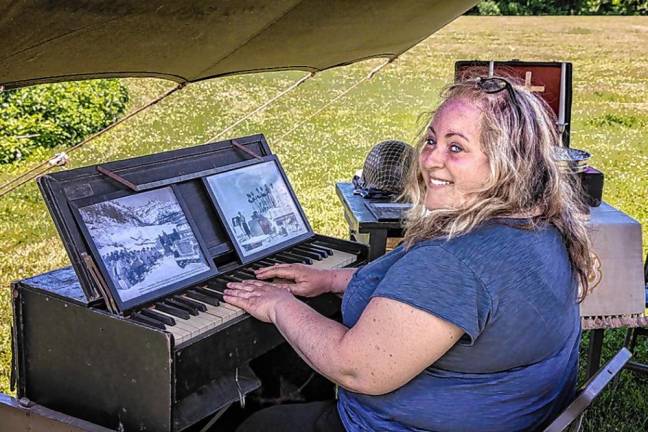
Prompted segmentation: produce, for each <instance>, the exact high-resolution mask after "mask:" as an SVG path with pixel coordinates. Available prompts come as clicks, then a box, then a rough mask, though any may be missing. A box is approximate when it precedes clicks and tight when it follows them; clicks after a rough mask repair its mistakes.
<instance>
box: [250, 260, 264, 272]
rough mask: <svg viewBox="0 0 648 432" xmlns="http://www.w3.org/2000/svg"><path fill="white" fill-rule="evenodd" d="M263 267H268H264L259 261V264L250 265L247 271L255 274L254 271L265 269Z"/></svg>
mask: <svg viewBox="0 0 648 432" xmlns="http://www.w3.org/2000/svg"><path fill="white" fill-rule="evenodd" d="M263 267H268V265H264V264H262V263H261V262H259V261H257V262H255V263H252V264H250V265H249V266H248V267H247V269H249V270H250V271H252V272H254V270H258V269H260V268H263Z"/></svg>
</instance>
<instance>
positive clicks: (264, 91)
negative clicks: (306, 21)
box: [0, 17, 648, 431]
mask: <svg viewBox="0 0 648 432" xmlns="http://www.w3.org/2000/svg"><path fill="white" fill-rule="evenodd" d="M514 58H517V59H523V60H538V61H549V60H560V61H562V60H565V61H571V62H573V65H574V83H573V109H572V146H573V147H576V148H580V149H585V150H588V151H590V152H591V153H592V154H593V158H592V165H593V166H595V167H597V168H599V169H601V170H602V171H604V173H605V176H606V177H605V192H604V198H605V200H606V201H607V202H609V203H610V204H612V205H614V206H616V207H617V208H619V209H621V210H623V211H625V212H626V213H628V214H629V215H631V216H632V217H634V218H635V219H637V220H638V221H639V222H641V223H642V225H643V226H644V229H643V235H644V239H646V238H648V237H647V233H648V232H647V228H646V227H648V74H647V73H646V71H647V70H648V18H646V17H462V18H461V19H459V20H457V21H455V22H453V23H451V24H450V25H448V26H447V27H446V28H444V29H442V30H441V31H439V32H438V33H437V34H435V35H433V36H432V37H430V38H429V39H427V40H426V41H424V42H423V43H421V44H419V45H418V46H416V47H414V48H413V49H412V50H410V51H409V52H407V53H406V54H404V55H403V56H402V57H401V58H400V59H399V60H398V61H397V62H395V63H394V64H392V65H390V66H387V67H386V68H385V69H383V71H381V72H380V73H379V74H378V75H377V76H375V77H374V78H373V79H372V80H371V81H368V82H366V83H364V84H362V85H361V86H359V87H358V88H356V89H355V90H354V91H353V92H351V93H350V94H349V95H347V96H346V97H345V98H344V99H342V100H341V101H339V102H338V103H336V104H334V105H332V106H331V107H329V108H328V109H327V110H325V111H323V112H322V113H320V114H319V115H317V116H316V117H314V118H313V119H312V121H309V122H307V123H306V124H304V125H303V126H301V127H300V128H298V129H297V130H296V131H295V132H294V133H292V134H290V135H288V136H285V137H283V138H281V139H279V138H280V137H281V136H282V135H283V134H284V133H285V132H286V131H287V130H289V129H290V128H291V127H292V126H293V125H295V124H296V123H298V122H299V121H300V119H302V118H304V117H307V116H309V114H310V113H313V112H315V110H317V109H318V107H319V106H320V105H321V104H323V103H325V102H326V101H328V100H329V99H331V98H333V97H334V96H335V95H337V94H339V93H340V92H342V91H343V90H344V89H345V88H347V86H349V85H351V84H352V83H354V82H355V81H357V80H359V79H361V78H362V77H363V76H365V75H366V73H367V72H368V71H369V70H370V69H372V68H373V67H374V66H375V65H377V64H379V63H380V62H381V61H382V60H374V61H368V62H364V63H361V64H356V65H353V66H349V67H345V68H339V69H335V70H331V71H327V72H323V73H321V74H319V75H317V76H315V77H314V78H313V79H311V80H310V81H308V82H307V83H305V84H304V85H302V86H301V87H300V88H299V89H297V90H296V91H295V92H293V93H291V94H290V95H288V96H287V97H285V98H284V99H282V100H280V101H279V102H277V103H276V104H274V105H272V106H271V107H270V108H269V109H268V110H267V111H265V112H263V113H261V114H259V115H256V116H255V117H254V118H252V119H250V120H249V121H247V122H245V123H243V124H242V125H240V126H239V127H237V128H236V129H235V130H234V131H232V132H231V133H229V134H228V137H235V136H243V135H247V134H253V133H258V132H262V133H264V134H265V135H266V137H267V138H268V141H269V143H270V146H271V148H272V149H273V151H274V152H275V153H276V154H277V155H278V156H279V158H280V159H281V161H282V163H283V165H284V167H285V169H286V171H287V173H288V176H289V178H290V181H291V183H292V185H293V186H294V188H295V190H296V193H297V196H298V197H299V199H300V201H301V204H302V206H303V207H304V208H305V211H306V213H307V216H308V217H309V219H310V221H311V224H312V225H313V227H314V229H315V230H316V231H318V232H320V233H324V234H328V235H334V236H338V237H345V236H346V233H347V229H346V224H345V221H344V219H343V217H342V210H341V207H340V204H339V202H338V200H337V198H336V196H335V192H334V183H335V182H336V181H341V180H350V179H351V177H352V175H353V173H354V171H355V170H357V169H359V168H361V167H362V163H363V160H364V157H365V155H366V153H367V151H368V150H369V149H370V148H371V146H372V145H373V144H375V143H376V142H378V141H381V140H384V139H402V140H405V141H409V142H412V141H413V139H414V137H415V136H416V133H417V131H418V130H419V127H420V121H419V118H420V115H421V114H422V113H426V112H429V111H430V110H431V109H432V108H433V107H434V106H435V104H436V102H437V101H438V94H439V90H440V89H441V87H442V86H443V85H444V84H446V83H449V82H450V81H451V79H452V75H453V66H454V63H455V62H456V61H458V60H470V59H483V60H489V59H497V60H510V59H514ZM301 76H303V72H282V73H267V74H259V75H249V76H241V77H230V78H225V79H219V80H213V81H209V82H204V83H200V84H195V85H191V86H189V87H188V88H186V89H185V90H183V91H182V92H180V93H177V94H175V95H173V96H171V97H170V98H169V99H167V100H166V101H164V102H162V103H161V104H158V105H157V106H155V107H153V108H151V109H149V110H148V111H147V112H145V113H143V114H140V115H139V116H138V117H136V118H135V119H133V120H131V121H129V122H127V123H126V124H124V125H121V126H119V127H117V128H116V129H114V130H113V131H111V132H110V133H108V134H106V135H105V136H103V137H101V138H100V139H98V140H96V141H95V142H93V143H91V144H90V145H88V146H87V147H85V148H83V149H82V150H80V151H78V152H76V153H74V154H73V157H72V164H71V166H72V167H78V166H83V165H88V164H94V163H99V162H102V161H109V160H114V159H122V158H127V157H132V156H137V155H143V154H148V153H153V152H159V151H162V150H169V149H175V148H181V147H187V146H191V145H195V144H199V143H202V142H205V141H207V140H209V139H210V138H211V137H213V136H214V135H216V134H217V133H218V132H219V131H221V130H222V129H223V128H225V127H226V126H228V125H229V124H231V123H232V122H233V121H235V120H236V119H238V118H239V117H240V116H241V115H243V114H244V113H246V112H248V111H249V110H251V109H252V108H254V107H256V106H257V105H258V104H260V103H262V102H263V101H265V100H267V99H268V98H270V97H272V96H273V95H275V94H276V93H277V92H279V91H280V90H282V89H283V88H285V87H287V86H288V85H289V84H290V83H292V82H293V81H294V80H296V79H298V78H299V77H301ZM126 82H127V85H128V86H129V89H130V92H131V96H132V104H133V106H137V105H138V104H140V103H142V102H143V101H146V100H147V99H150V98H151V97H153V96H154V95H156V94H159V93H161V92H162V91H163V90H164V89H165V88H168V87H169V86H170V84H169V83H167V82H161V81H157V80H127V81H126ZM34 162H35V161H27V162H26V163H24V164H22V165H20V166H14V167H0V183H3V182H5V181H7V180H8V179H10V178H12V177H13V176H15V175H17V174H19V173H20V172H22V171H24V170H26V169H27V168H28V167H29V165H30V163H32V164H33V163H34ZM644 244H646V242H645V243H644ZM646 250H647V249H646V246H644V255H645V253H646ZM67 263H68V260H67V256H66V254H65V252H64V250H63V248H62V245H61V243H60V241H59V239H58V236H57V233H56V230H55V228H54V226H53V224H52V222H51V220H50V217H49V215H48V214H47V211H46V209H45V206H44V205H43V203H42V200H41V198H40V195H39V193H38V191H37V188H36V187H35V185H34V184H30V185H28V186H25V187H23V188H21V189H20V190H18V191H17V192H14V193H13V194H11V195H9V196H7V197H5V198H3V199H0V391H2V392H8V391H9V371H10V368H9V364H10V357H11V350H10V325H11V306H10V290H9V289H8V287H9V283H10V281H11V280H14V279H19V278H24V277H27V276H31V275H34V274H37V273H40V272H44V271H47V270H50V269H53V268H56V267H60V266H64V265H67ZM622 337H623V333H622V331H614V332H608V333H607V336H606V341H605V353H604V356H606V357H608V356H610V354H611V353H612V352H614V351H616V350H617V349H618V347H620V345H621V343H622ZM583 345H584V347H583V348H584V349H585V348H586V346H587V338H584V344H583ZM640 354H641V356H642V358H643V359H644V360H645V361H648V349H647V347H646V345H645V344H644V345H643V346H642V347H641V349H640ZM52 372H53V373H55V371H52ZM647 429H648V379H646V378H642V377H636V376H633V375H631V374H630V373H629V372H625V373H624V375H623V377H622V380H621V382H620V385H619V386H618V387H617V388H616V390H615V391H614V392H608V393H606V395H605V396H604V397H603V398H601V399H600V400H599V401H598V402H597V403H596V404H595V405H594V407H593V409H592V410H591V412H590V414H589V415H588V418H587V421H586V430H588V431H638V430H647Z"/></svg>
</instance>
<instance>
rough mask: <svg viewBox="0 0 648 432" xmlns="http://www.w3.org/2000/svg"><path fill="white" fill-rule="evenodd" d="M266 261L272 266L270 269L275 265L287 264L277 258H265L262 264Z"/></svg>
mask: <svg viewBox="0 0 648 432" xmlns="http://www.w3.org/2000/svg"><path fill="white" fill-rule="evenodd" d="M264 261H265V262H266V263H268V264H270V265H269V266H268V267H270V266H272V265H274V264H285V262H284V261H280V260H278V259H276V258H270V257H267V258H263V260H261V262H264Z"/></svg>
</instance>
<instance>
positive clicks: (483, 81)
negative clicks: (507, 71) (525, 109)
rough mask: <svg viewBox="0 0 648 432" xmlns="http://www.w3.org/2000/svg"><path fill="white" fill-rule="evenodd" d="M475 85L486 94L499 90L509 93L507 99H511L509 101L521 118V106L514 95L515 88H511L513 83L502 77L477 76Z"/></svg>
mask: <svg viewBox="0 0 648 432" xmlns="http://www.w3.org/2000/svg"><path fill="white" fill-rule="evenodd" d="M477 87H479V89H480V90H481V91H483V92H484V93H488V94H494V93H499V92H501V91H504V90H506V91H507V92H508V95H509V99H511V103H512V104H513V106H514V107H515V110H516V111H517V114H518V117H519V118H520V120H521V119H522V108H520V104H519V103H518V100H517V96H516V95H515V89H514V88H513V85H512V84H511V83H510V82H509V81H508V80H506V79H504V78H499V77H492V78H484V77H479V78H477Z"/></svg>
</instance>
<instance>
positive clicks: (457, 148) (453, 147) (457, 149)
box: [450, 144, 463, 153]
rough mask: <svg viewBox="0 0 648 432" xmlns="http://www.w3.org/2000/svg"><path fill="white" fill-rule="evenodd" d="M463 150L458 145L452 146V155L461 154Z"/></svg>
mask: <svg viewBox="0 0 648 432" xmlns="http://www.w3.org/2000/svg"><path fill="white" fill-rule="evenodd" d="M462 150H463V149H462V148H461V147H460V146H458V145H457V144H450V151H451V152H452V153H459V152H460V151H462Z"/></svg>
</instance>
